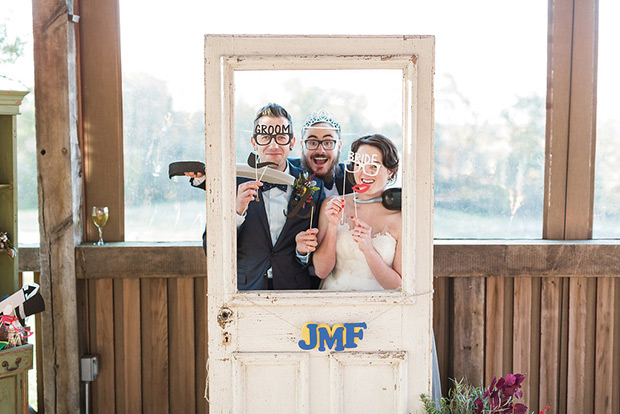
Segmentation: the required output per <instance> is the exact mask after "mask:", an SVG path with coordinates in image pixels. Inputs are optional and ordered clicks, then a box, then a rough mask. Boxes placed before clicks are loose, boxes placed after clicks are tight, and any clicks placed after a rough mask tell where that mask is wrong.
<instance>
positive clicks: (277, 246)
mask: <svg viewBox="0 0 620 414" xmlns="http://www.w3.org/2000/svg"><path fill="white" fill-rule="evenodd" d="M250 139H251V142H252V145H254V147H255V149H256V152H257V153H258V155H259V158H260V162H261V163H263V162H270V163H273V164H272V165H271V167H272V168H275V169H277V170H279V171H282V172H285V173H289V174H291V175H292V176H294V177H295V178H299V177H300V176H301V175H302V174H303V170H302V169H300V168H298V167H295V166H293V165H290V163H289V162H288V160H287V157H288V154H289V152H290V150H291V149H292V148H293V146H294V145H295V137H294V134H293V125H292V120H291V117H290V115H289V114H288V112H287V111H286V110H285V109H284V108H282V107H281V106H279V105H277V104H268V105H266V106H265V107H263V108H261V109H260V110H259V111H258V113H257V115H256V118H255V120H254V128H253V135H252V137H251V138H250ZM313 181H314V183H313V184H314V185H312V187H318V189H317V190H316V191H315V192H314V194H313V196H312V197H313V200H312V202H310V203H305V202H303V199H302V197H301V194H300V193H301V191H300V187H299V186H296V187H297V188H293V187H291V186H284V187H285V188H283V189H280V188H277V187H276V186H272V185H271V184H269V183H262V182H260V181H256V180H250V179H247V178H241V177H238V178H237V198H236V204H235V211H236V212H237V287H238V289H239V290H260V289H314V288H316V287H317V286H318V282H319V280H318V278H316V277H315V276H311V275H310V274H309V273H308V263H307V261H308V255H307V254H306V253H308V251H306V250H304V251H301V252H300V251H297V250H296V245H297V242H296V240H295V238H296V236H297V235H298V234H300V233H301V234H305V231H306V230H307V229H309V228H310V227H313V228H314V229H316V228H317V225H318V209H319V206H320V203H321V202H322V200H323V183H322V181H321V180H320V179H313ZM307 191H309V190H307ZM300 202H301V203H302V205H301V206H298V205H297V203H300ZM296 207H300V208H299V209H298V210H297V209H296ZM295 210H297V212H296V214H292V213H293V212H295ZM286 214H288V215H286ZM311 218H312V226H311V223H310V219H311Z"/></svg>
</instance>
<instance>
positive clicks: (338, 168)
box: [290, 110, 354, 197]
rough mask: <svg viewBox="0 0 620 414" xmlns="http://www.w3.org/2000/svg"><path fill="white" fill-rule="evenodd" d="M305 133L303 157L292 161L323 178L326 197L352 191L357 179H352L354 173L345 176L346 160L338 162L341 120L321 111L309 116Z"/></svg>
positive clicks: (340, 145)
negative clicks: (339, 121) (351, 175)
mask: <svg viewBox="0 0 620 414" xmlns="http://www.w3.org/2000/svg"><path fill="white" fill-rule="evenodd" d="M301 132H302V141H301V142H302V145H301V158H293V159H291V160H290V162H291V164H293V165H295V166H297V167H303V168H304V169H305V170H306V171H309V172H311V173H314V174H316V176H317V177H319V178H320V179H321V180H323V183H324V184H325V196H326V197H329V196H333V195H343V194H349V193H352V192H353V190H352V189H351V187H352V186H353V184H354V183H353V180H351V179H349V175H350V174H347V178H346V179H345V169H344V163H342V162H340V163H339V162H338V159H339V157H340V150H341V149H342V140H341V138H340V135H341V131H340V124H339V123H338V121H336V120H335V119H334V117H333V116H332V115H331V114H329V113H328V112H326V111H324V110H321V111H319V112H315V113H313V114H311V115H310V116H309V117H308V119H306V122H305V123H304V125H303V127H302V129H301ZM351 178H352V177H351Z"/></svg>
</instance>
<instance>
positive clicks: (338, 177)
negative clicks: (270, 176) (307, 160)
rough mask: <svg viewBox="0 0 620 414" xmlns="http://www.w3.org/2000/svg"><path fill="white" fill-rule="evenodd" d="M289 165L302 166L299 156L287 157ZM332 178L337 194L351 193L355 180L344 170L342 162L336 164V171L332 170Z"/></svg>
mask: <svg viewBox="0 0 620 414" xmlns="http://www.w3.org/2000/svg"><path fill="white" fill-rule="evenodd" d="M288 161H289V162H290V163H291V165H294V166H295V167H299V168H303V165H302V163H301V158H289V160H288ZM345 173H346V174H347V179H346V180H345V179H344V175H345ZM334 180H335V182H334V183H335V184H336V188H338V194H340V195H343V194H351V193H352V192H353V188H352V187H353V186H354V185H355V180H354V179H353V174H351V173H348V172H346V171H345V170H344V162H339V163H338V164H337V165H336V171H334ZM343 181H344V184H345V186H344V188H345V191H344V192H343V191H342V188H343V187H342V183H343Z"/></svg>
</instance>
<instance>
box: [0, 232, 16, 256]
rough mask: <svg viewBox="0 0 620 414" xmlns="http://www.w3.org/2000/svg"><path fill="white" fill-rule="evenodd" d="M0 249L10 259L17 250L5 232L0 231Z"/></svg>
mask: <svg viewBox="0 0 620 414" xmlns="http://www.w3.org/2000/svg"><path fill="white" fill-rule="evenodd" d="M0 250H2V251H5V252H6V254H8V255H9V256H10V257H11V259H13V258H14V257H15V254H16V253H17V250H16V249H15V247H14V246H13V243H11V240H10V239H9V236H8V235H7V233H6V232H0Z"/></svg>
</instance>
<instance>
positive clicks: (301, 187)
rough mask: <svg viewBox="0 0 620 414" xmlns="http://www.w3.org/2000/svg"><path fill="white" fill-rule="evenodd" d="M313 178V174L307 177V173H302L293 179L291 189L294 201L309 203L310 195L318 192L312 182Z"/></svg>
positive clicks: (314, 182) (314, 183) (317, 188)
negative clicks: (293, 192) (293, 193)
mask: <svg viewBox="0 0 620 414" xmlns="http://www.w3.org/2000/svg"><path fill="white" fill-rule="evenodd" d="M314 176H315V174H314V173H313V174H312V175H311V176H310V177H308V173H307V172H303V173H301V175H300V176H299V177H298V178H296V179H295V182H294V183H293V189H294V190H295V199H296V200H303V201H304V202H305V203H309V202H310V201H311V200H312V195H313V194H314V193H316V192H317V191H318V190H319V187H317V186H316V181H313V178H314Z"/></svg>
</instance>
